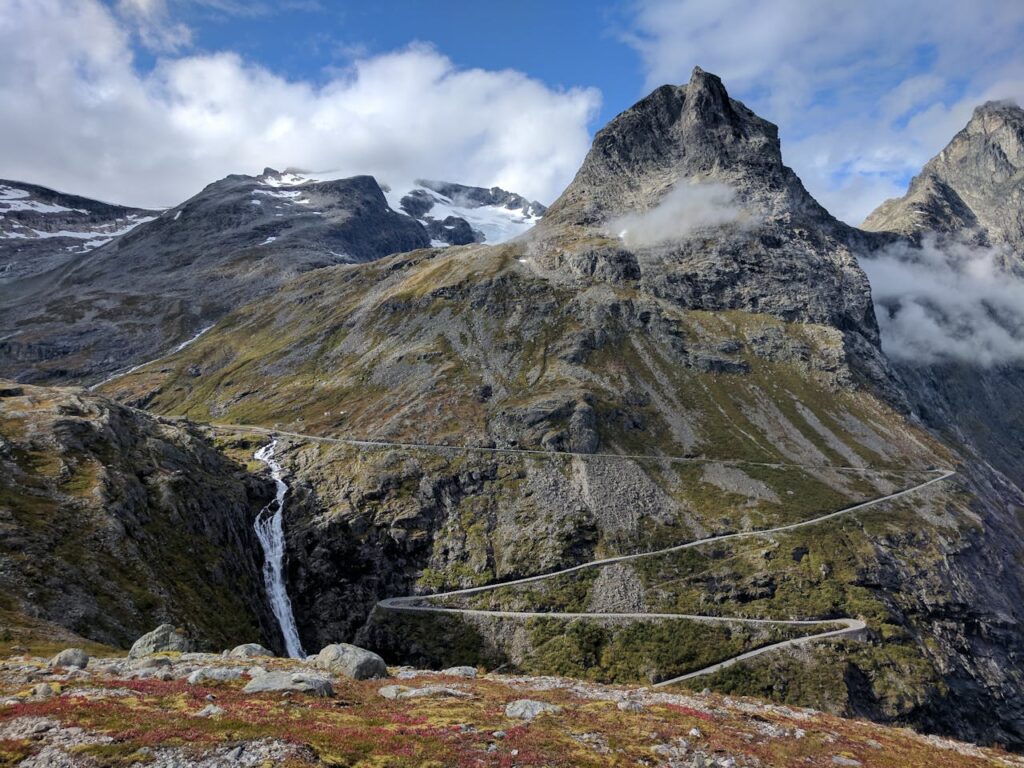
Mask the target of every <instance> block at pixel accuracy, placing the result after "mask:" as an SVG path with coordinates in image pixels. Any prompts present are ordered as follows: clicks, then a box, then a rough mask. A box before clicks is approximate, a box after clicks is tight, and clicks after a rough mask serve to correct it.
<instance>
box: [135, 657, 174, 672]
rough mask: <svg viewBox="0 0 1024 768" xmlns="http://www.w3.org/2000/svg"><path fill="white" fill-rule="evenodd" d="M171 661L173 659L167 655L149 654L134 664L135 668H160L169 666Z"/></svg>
mask: <svg viewBox="0 0 1024 768" xmlns="http://www.w3.org/2000/svg"><path fill="white" fill-rule="evenodd" d="M171 663H172V662H171V660H170V659H169V658H167V657H166V656H149V657H148V658H145V659H139V660H138V661H136V662H135V663H134V664H133V665H132V666H133V667H134V668H135V669H158V668H162V667H169V666H171Z"/></svg>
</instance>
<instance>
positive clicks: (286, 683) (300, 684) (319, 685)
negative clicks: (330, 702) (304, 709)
mask: <svg viewBox="0 0 1024 768" xmlns="http://www.w3.org/2000/svg"><path fill="white" fill-rule="evenodd" d="M242 690H244V691H245V692H246V693H268V692H270V693H273V692H283V691H296V692H298V693H308V694H309V695H310V696H323V697H327V696H333V695H334V688H332V687H331V681H330V680H328V679H327V678H326V677H320V676H319V675H307V674H303V673H301V672H294V673H293V672H267V674H265V675H260V676H259V677H254V678H253V679H252V680H250V681H249V682H248V683H247V684H246V686H245V688H243V689H242Z"/></svg>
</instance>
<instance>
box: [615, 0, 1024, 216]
mask: <svg viewBox="0 0 1024 768" xmlns="http://www.w3.org/2000/svg"><path fill="white" fill-rule="evenodd" d="M634 11H635V15H634V17H633V19H632V22H631V26H630V28H629V29H627V30H626V31H625V32H624V37H625V38H626V39H627V40H628V41H629V42H630V43H631V44H632V45H633V46H634V47H635V48H636V49H637V50H638V52H639V53H640V54H641V56H642V58H643V60H644V62H645V64H646V68H647V86H648V87H654V86H657V85H660V84H662V83H664V82H676V83H678V82H685V81H686V80H687V79H688V77H689V72H690V70H691V69H692V68H693V66H694V65H696V64H699V65H700V66H702V67H703V68H704V69H706V70H708V71H710V72H714V73H715V74H717V75H720V76H721V77H722V78H723V80H724V82H725V85H726V87H727V88H729V91H730V93H731V94H732V95H733V96H734V97H736V98H740V99H742V100H744V101H745V102H747V104H748V105H749V106H750V107H751V108H753V109H755V110H756V111H758V112H759V113H761V114H763V115H764V116H765V117H767V118H769V119H771V120H773V121H774V122H776V123H778V124H779V127H780V131H781V134H782V138H783V151H784V153H785V156H786V161H787V163H788V164H789V165H791V166H792V167H793V168H794V169H795V170H796V171H797V173H798V174H799V175H800V177H801V178H802V179H803V181H804V183H805V184H806V185H807V187H808V189H809V190H810V191H811V193H812V194H814V195H815V196H816V197H817V198H818V199H819V200H821V202H822V203H823V204H824V205H826V207H828V208H829V210H831V211H832V212H833V213H834V214H836V215H837V216H839V217H840V218H843V219H845V220H846V221H848V222H850V223H853V224H859V223H860V222H861V221H862V220H863V218H864V217H865V216H866V215H867V214H868V213H869V212H870V211H871V210H872V209H873V208H874V207H875V206H876V205H878V203H880V202H882V200H883V199H884V198H885V197H886V196H892V195H893V194H901V193H902V191H903V189H904V188H905V183H906V180H907V178H908V177H909V176H910V175H911V174H913V173H916V172H917V171H918V170H919V169H920V168H921V166H922V165H923V164H924V163H925V162H927V160H928V159H929V158H930V157H931V156H933V155H934V154H936V153H937V152H938V151H939V150H940V149H941V148H942V147H943V146H945V144H946V143H947V142H948V141H949V140H950V139H951V138H952V137H953V135H954V134H955V133H956V132H957V131H958V130H959V129H960V128H962V127H963V125H964V123H966V121H967V119H968V118H969V117H970V113H971V109H972V108H973V107H974V106H975V105H977V104H978V103H980V102H981V101H984V100H986V99H990V98H1016V99H1017V100H1024V80H1022V79H1021V76H1020V73H1021V72H1022V71H1024V46H1021V45H1020V41H1021V39H1022V34H1024V4H1022V3H1020V2H1019V0H979V2H975V3H938V4H937V3H934V2H932V1H931V0H905V1H904V2H899V3H893V2H890V1H889V0H863V2H857V3H849V2H844V1H842V0H779V1H778V2H773V3H760V2H757V0H721V1H720V2H715V3H708V2H703V1H702V0H637V2H636V4H635V6H634Z"/></svg>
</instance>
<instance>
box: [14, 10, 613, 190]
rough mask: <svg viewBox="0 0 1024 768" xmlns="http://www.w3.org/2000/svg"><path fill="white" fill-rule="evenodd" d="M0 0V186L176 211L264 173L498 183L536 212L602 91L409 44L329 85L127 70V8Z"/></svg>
mask: <svg viewBox="0 0 1024 768" xmlns="http://www.w3.org/2000/svg"><path fill="white" fill-rule="evenodd" d="M123 6H124V7H123V8H122V9H121V11H120V12H118V13H115V12H114V11H111V10H110V9H109V8H107V7H106V6H104V5H102V4H101V3H99V2H98V0H6V1H5V2H3V3H0V103H3V105H4V108H3V110H0V177H6V178H13V179H18V180H23V181H32V182H36V183H40V184H45V185H48V186H53V187H56V188H58V189H62V190H66V191H71V192H77V193H80V194H86V195H90V196H95V197H98V198H101V199H106V200H113V201H118V202H125V203H129V204H134V205H144V206H166V205H172V204H176V203H178V202H180V201H181V200H183V199H185V198H186V197H188V196H190V195H192V194H194V193H195V192H196V191H198V190H199V189H200V188H202V187H203V186H204V185H205V184H207V183H209V182H210V181H213V180H214V179H217V178H220V177H222V176H224V175H226V174H228V173H256V172H259V171H260V170H262V169H263V167H264V166H268V165H269V166H273V167H277V168H286V167H299V168H304V169H308V170H312V171H333V172H336V173H338V174H339V175H351V174H356V173H370V174H373V175H375V176H377V177H378V178H379V179H380V180H381V181H384V182H386V181H388V180H389V179H395V180H398V179H411V178H413V177H429V178H439V179H450V180H452V181H458V182H461V183H465V184H481V185H488V186H489V185H492V184H498V185H500V186H503V187H506V188H508V189H512V190H514V191H517V192H520V193H521V194H524V195H527V196H529V197H531V198H537V199H540V200H543V201H545V202H547V201H550V200H551V199H553V198H554V197H555V196H556V195H557V194H558V193H559V192H561V190H562V188H563V187H564V186H565V184H566V183H567V182H568V181H569V180H570V179H571V178H572V175H573V173H574V172H575V171H576V169H577V167H578V165H579V163H580V161H581V160H582V158H583V156H584V155H585V153H586V151H587V149H588V147H589V144H590V137H589V132H588V123H589V121H590V120H591V119H592V118H593V116H594V115H595V113H596V109H597V107H598V104H599V94H598V93H597V92H596V91H595V90H593V89H571V90H555V89H552V88H549V87H547V86H546V85H544V84H543V83H540V82H538V81H536V80H533V79H530V78H528V77H526V76H525V75H523V74H521V73H519V72H515V71H511V70H502V71H486V70H481V69H468V70H466V69H458V68H457V67H455V66H454V65H453V64H452V62H451V61H450V60H449V59H447V58H446V57H445V56H443V55H442V54H441V53H439V52H437V51H435V50H433V49H432V48H429V47H425V46H417V47H412V48H409V49H405V50H401V51H397V52H394V53H390V54H386V55H381V56H375V57H368V58H363V59H361V60H358V61H356V62H355V63H354V64H353V66H352V67H351V68H349V69H348V70H345V71H344V72H335V73H331V75H330V77H329V79H328V80H327V82H326V83H320V84H313V83H310V82H303V81H295V80H286V79H284V78H282V77H280V76H278V75H276V74H274V73H272V72H270V71H268V70H266V69H263V68H261V67H259V66H256V65H254V64H252V63H250V62H247V61H245V60H244V59H242V58H241V57H240V56H238V55H236V54H234V53H217V54H211V55H178V56H167V57H165V58H162V59H160V60H158V62H157V64H156V66H155V67H154V68H153V69H152V71H150V72H147V73H142V72H140V71H139V70H138V68H137V67H136V65H135V62H134V61H133V56H132V50H131V35H132V33H133V31H132V28H131V27H130V25H129V24H128V23H127V21H126V18H127V17H126V16H124V15H121V14H128V13H130V12H134V11H132V9H133V8H134V10H135V11H138V12H139V13H141V14H145V13H146V12H147V11H148V12H149V13H150V15H149V16H139V17H138V18H141V19H149V20H151V21H152V20H154V19H155V20H156V22H160V20H161V19H164V20H165V19H166V17H165V16H163V12H164V10H165V9H164V8H163V3H162V2H159V0H131V2H126V3H124V4H123Z"/></svg>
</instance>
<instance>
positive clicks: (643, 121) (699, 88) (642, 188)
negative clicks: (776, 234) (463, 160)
mask: <svg viewBox="0 0 1024 768" xmlns="http://www.w3.org/2000/svg"><path fill="white" fill-rule="evenodd" d="M684 179H685V180H691V181H709V180H710V181H718V182H723V183H727V184H730V185H731V186H734V187H735V188H736V189H737V192H738V193H739V194H740V195H741V196H742V197H744V198H747V199H749V200H750V201H752V202H758V203H759V204H760V205H761V207H766V208H768V209H769V210H776V209H780V208H790V209H792V208H800V207H806V206H807V205H812V206H813V207H815V208H816V210H817V212H819V213H820V214H822V215H826V216H827V214H825V212H824V210H823V209H821V208H820V206H817V204H816V203H813V200H811V198H810V196H809V195H808V194H807V192H806V191H805V190H804V189H803V187H802V185H800V182H799V180H798V179H797V178H796V176H795V175H794V174H793V172H792V171H790V170H789V169H788V168H786V167H785V166H784V165H783V163H782V152H781V148H780V144H779V134H778V128H777V127H776V126H775V125H774V124H772V123H770V122H769V121H767V120H764V119H762V118H760V117H758V116H757V115H756V114H754V112H753V111H751V110H750V109H748V108H747V107H746V106H745V105H744V104H743V103H742V102H739V101H736V100H735V99H732V98H730V97H729V94H728V92H727V91H726V89H725V86H724V85H723V84H722V81H721V79H720V78H718V77H717V76H716V75H713V74H710V73H708V72H705V71H704V70H703V69H701V68H700V67H695V68H694V70H693V74H692V76H691V77H690V81H689V82H688V83H687V84H685V85H663V86H661V87H660V88H657V89H655V90H654V91H653V92H652V93H651V94H650V95H649V96H647V97H646V98H644V99H642V100H641V101H639V102H637V104H635V105H634V106H633V107H631V108H630V109H627V110H626V111H625V112H623V113H622V114H620V115H619V116H618V117H616V118H614V119H613V120H612V121H611V122H610V123H609V124H608V125H607V126H605V128H603V129H602V130H600V131H598V133H597V135H596V136H595V137H594V143H593V146H592V148H591V150H590V152H589V153H588V154H587V157H586V159H585V160H584V162H583V166H582V167H581V168H580V170H579V172H578V173H577V174H576V178H575V179H574V180H573V182H572V183H571V184H570V185H569V187H568V188H567V189H566V191H565V192H564V193H563V194H562V196H561V197H560V198H559V199H558V200H557V201H556V202H555V203H554V204H553V205H552V206H551V208H550V210H549V211H548V213H547V216H546V217H545V218H546V221H547V222H548V224H549V225H555V224H558V223H572V224H582V225H593V224H598V223H600V222H603V221H606V220H608V219H609V218H612V217H614V216H617V215H621V214H623V213H626V212H631V211H642V210H646V209H648V208H650V207H652V206H654V205H656V204H657V203H658V202H659V201H660V200H661V199H662V197H663V196H664V195H665V194H666V193H667V192H668V191H669V190H670V189H671V188H673V187H674V186H675V185H676V184H678V183H679V182H680V181H681V180H684ZM780 193H781V194H782V195H783V196H784V197H785V198H786V202H785V203H784V204H783V205H781V206H780V204H779V201H778V200H773V198H777V197H778V195H779V194H780Z"/></svg>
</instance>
